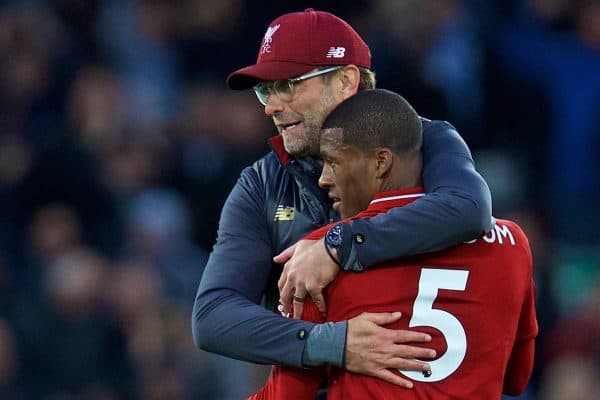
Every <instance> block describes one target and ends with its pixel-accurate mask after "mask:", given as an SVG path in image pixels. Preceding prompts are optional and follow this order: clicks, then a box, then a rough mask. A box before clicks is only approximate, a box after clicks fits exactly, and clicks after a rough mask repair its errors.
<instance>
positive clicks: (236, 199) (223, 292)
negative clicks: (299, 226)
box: [192, 168, 314, 367]
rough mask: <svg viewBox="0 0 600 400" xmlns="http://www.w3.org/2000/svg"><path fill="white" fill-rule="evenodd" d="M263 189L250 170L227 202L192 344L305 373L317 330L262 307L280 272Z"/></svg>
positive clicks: (198, 301)
mask: <svg viewBox="0 0 600 400" xmlns="http://www.w3.org/2000/svg"><path fill="white" fill-rule="evenodd" d="M261 188H262V182H260V179H259V177H258V174H257V173H256V171H255V170H254V169H252V168H246V169H245V170H244V171H243V172H242V175H241V177H240V179H239V180H238V182H237V183H236V185H235V187H234V188H233V189H232V191H231V193H230V195H229V197H228V199H227V200H226V202H225V205H224V207H223V210H222V214H221V220H220V222H219V232H218V238H217V242H216V244H215V247H214V249H213V252H212V253H211V255H210V257H209V260H208V263H207V265H206V269H205V270H204V274H203V276H202V280H201V281H200V285H199V287H198V292H197V295H196V300H195V302H194V308H193V313H192V332H193V336H194V342H195V343H196V345H197V346H198V347H200V348H201V349H204V350H206V351H210V352H213V353H218V354H221V355H224V356H227V357H231V358H236V359H240V360H244V361H249V362H255V363H263V364H285V365H290V366H296V367H301V366H302V353H303V349H304V345H305V342H306V340H305V339H306V338H307V336H308V335H307V333H308V332H310V330H311V328H312V327H313V326H314V324H313V323H311V322H307V321H300V320H292V319H287V318H284V317H282V316H280V315H278V314H276V313H273V312H271V311H269V310H266V309H265V308H263V307H262V306H260V305H259V303H260V301H261V298H262V295H263V293H264V292H265V288H266V286H267V283H268V281H269V276H270V274H271V272H272V268H276V266H274V264H273V262H272V260H271V258H272V256H273V254H272V252H273V251H272V250H271V236H270V233H269V229H268V224H267V222H266V221H267V219H266V217H265V206H264V196H263V194H262V193H263V190H261ZM303 330H304V331H305V332H304V333H303V334H300V333H299V332H300V331H303Z"/></svg>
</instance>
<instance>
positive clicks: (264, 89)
mask: <svg viewBox="0 0 600 400" xmlns="http://www.w3.org/2000/svg"><path fill="white" fill-rule="evenodd" d="M272 89H273V84H272V83H271V82H261V83H259V84H257V85H255V86H254V93H256V97H258V101H260V103H261V104H262V105H263V106H266V105H267V101H268V100H269V94H270V93H271V90H272Z"/></svg>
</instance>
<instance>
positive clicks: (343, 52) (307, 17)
mask: <svg viewBox="0 0 600 400" xmlns="http://www.w3.org/2000/svg"><path fill="white" fill-rule="evenodd" d="M348 64H355V65H358V66H361V67H365V68H370V67H371V52H370V51H369V47H368V46H367V44H366V43H365V41H364V40H363V39H362V38H361V37H360V35H359V34H358V33H357V32H356V31H355V30H354V29H353V28H352V27H351V26H350V25H349V24H348V23H347V22H345V21H344V20H342V19H340V18H338V17H336V16H335V15H333V14H330V13H328V12H324V11H315V10H313V9H306V10H305V11H303V12H295V13H290V14H285V15H282V16H281V17H279V18H277V19H275V20H274V21H273V22H271V24H269V27H268V28H267V32H266V33H265V36H264V37H263V40H262V42H261V46H260V48H259V51H258V58H257V60H256V64H254V65H251V66H248V67H245V68H242V69H239V70H237V71H235V72H233V73H231V74H230V75H229V77H228V78H227V83H228V85H229V86H230V87H231V88H232V89H247V88H249V87H252V86H253V85H254V84H256V83H257V82H258V81H274V80H279V79H288V78H293V77H295V76H298V75H301V74H303V73H306V72H309V71H311V70H313V69H315V68H317V67H319V66H324V65H348Z"/></svg>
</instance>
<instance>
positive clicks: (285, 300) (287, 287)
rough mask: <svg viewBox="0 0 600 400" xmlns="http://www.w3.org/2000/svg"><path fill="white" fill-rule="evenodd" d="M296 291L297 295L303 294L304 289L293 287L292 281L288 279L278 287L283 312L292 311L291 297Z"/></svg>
mask: <svg viewBox="0 0 600 400" xmlns="http://www.w3.org/2000/svg"><path fill="white" fill-rule="evenodd" d="M296 292H297V293H298V296H305V295H306V291H305V290H304V292H303V290H302V288H300V287H298V288H296V287H294V283H293V282H292V281H291V280H290V279H288V280H286V281H285V284H284V285H283V286H282V287H280V288H279V302H280V303H281V304H282V305H283V309H284V311H285V312H288V313H289V312H291V311H292V297H293V296H294V294H296Z"/></svg>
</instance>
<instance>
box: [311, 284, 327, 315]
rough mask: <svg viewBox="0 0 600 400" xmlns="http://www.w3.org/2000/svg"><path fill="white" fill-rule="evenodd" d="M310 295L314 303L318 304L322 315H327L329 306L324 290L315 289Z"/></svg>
mask: <svg viewBox="0 0 600 400" xmlns="http://www.w3.org/2000/svg"><path fill="white" fill-rule="evenodd" d="M309 294H310V297H312V299H313V303H315V306H317V309H318V310H319V312H320V313H321V315H322V316H325V314H326V312H327V307H326V304H325V296H323V291H322V290H321V288H319V290H315V291H309Z"/></svg>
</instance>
